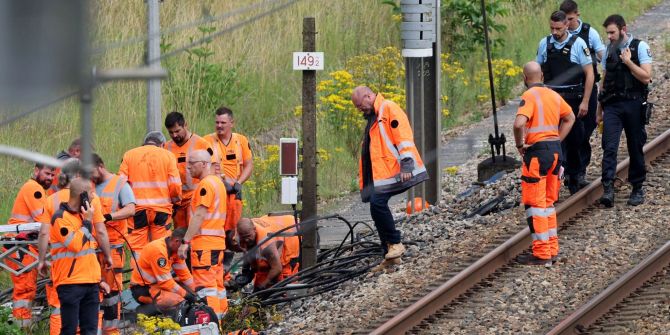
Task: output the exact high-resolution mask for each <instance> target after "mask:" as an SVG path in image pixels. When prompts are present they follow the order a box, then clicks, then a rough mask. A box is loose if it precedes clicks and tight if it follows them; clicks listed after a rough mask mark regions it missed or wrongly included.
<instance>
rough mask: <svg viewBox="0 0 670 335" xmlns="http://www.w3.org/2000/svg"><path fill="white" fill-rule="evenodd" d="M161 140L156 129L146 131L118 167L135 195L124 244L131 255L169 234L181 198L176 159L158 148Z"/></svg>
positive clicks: (161, 137)
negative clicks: (173, 213) (126, 239)
mask: <svg viewBox="0 0 670 335" xmlns="http://www.w3.org/2000/svg"><path fill="white" fill-rule="evenodd" d="M164 142H165V136H163V134H162V133H161V132H160V131H152V132H149V133H147V135H146V136H145V137H144V145H142V146H140V147H137V148H134V149H131V150H128V151H127V152H126V153H125V154H124V155H123V161H122V162H121V166H120V167H119V175H120V176H122V177H124V178H126V179H127V180H128V183H129V184H130V187H131V188H132V189H133V193H134V194H135V215H134V216H133V218H132V219H131V220H128V243H129V244H130V250H131V252H132V253H133V257H135V258H139V256H140V252H141V251H142V248H144V246H145V245H146V244H147V243H149V242H151V241H153V240H158V239H161V238H163V237H165V236H168V235H169V234H170V232H169V230H170V226H169V224H170V217H171V215H172V207H173V204H174V206H177V204H179V201H180V200H181V180H180V179H179V170H177V161H176V160H175V158H174V156H173V155H172V153H170V152H169V151H167V150H165V149H163V148H161V145H162V144H163V143H164ZM131 264H132V263H131ZM132 266H134V264H133V265H132Z"/></svg>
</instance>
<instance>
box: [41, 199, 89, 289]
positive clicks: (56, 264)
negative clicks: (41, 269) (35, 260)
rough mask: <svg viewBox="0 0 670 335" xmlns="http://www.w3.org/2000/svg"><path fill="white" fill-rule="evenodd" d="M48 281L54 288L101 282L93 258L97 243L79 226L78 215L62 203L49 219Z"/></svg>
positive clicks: (79, 217) (85, 229)
mask: <svg viewBox="0 0 670 335" xmlns="http://www.w3.org/2000/svg"><path fill="white" fill-rule="evenodd" d="M51 224H52V227H51V229H50V230H49V242H50V243H51V262H52V265H51V279H52V280H53V283H54V287H58V286H59V285H64V284H92V283H99V282H100V279H101V278H100V264H99V263H98V258H97V256H96V255H95V249H96V248H97V246H98V244H97V243H96V241H95V239H94V238H93V235H92V234H91V232H90V231H89V230H88V229H87V228H86V227H84V225H83V224H82V218H81V215H80V214H79V213H74V212H70V210H69V208H68V207H67V204H66V203H62V204H61V205H60V206H59V208H58V210H57V211H56V213H55V214H54V215H53V217H52V219H51Z"/></svg>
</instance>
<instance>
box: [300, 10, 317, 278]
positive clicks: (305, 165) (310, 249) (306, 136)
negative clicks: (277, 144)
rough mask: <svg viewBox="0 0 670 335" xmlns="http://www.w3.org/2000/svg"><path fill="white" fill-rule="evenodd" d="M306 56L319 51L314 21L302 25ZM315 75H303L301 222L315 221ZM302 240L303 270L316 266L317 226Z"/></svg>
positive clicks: (307, 71)
mask: <svg viewBox="0 0 670 335" xmlns="http://www.w3.org/2000/svg"><path fill="white" fill-rule="evenodd" d="M302 43H303V50H302V51H303V52H314V51H316V27H315V23H314V18H313V17H306V18H303V21H302ZM316 187H317V185H316V71H315V70H305V71H302V211H301V214H300V220H301V221H302V222H304V221H305V220H308V219H311V218H314V217H316V214H317V212H316ZM308 227H309V228H308V229H307V230H306V231H304V233H303V237H302V264H301V265H302V267H303V268H306V267H310V266H312V265H315V264H316V251H317V249H318V247H319V246H318V243H317V239H316V223H315V224H313V225H309V226H308Z"/></svg>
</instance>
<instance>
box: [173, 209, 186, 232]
mask: <svg viewBox="0 0 670 335" xmlns="http://www.w3.org/2000/svg"><path fill="white" fill-rule="evenodd" d="M190 212H191V204H188V205H185V206H179V207H177V209H175V211H174V212H173V214H174V216H173V217H172V221H173V223H174V228H175V229H177V228H188V222H189V218H190V215H191V214H190Z"/></svg>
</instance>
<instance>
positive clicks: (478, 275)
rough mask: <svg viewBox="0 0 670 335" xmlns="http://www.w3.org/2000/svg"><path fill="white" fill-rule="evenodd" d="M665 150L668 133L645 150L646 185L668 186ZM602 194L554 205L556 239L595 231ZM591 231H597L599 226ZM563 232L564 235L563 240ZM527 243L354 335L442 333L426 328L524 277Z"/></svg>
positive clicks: (502, 248) (507, 247) (508, 245)
mask: <svg viewBox="0 0 670 335" xmlns="http://www.w3.org/2000/svg"><path fill="white" fill-rule="evenodd" d="M665 129H667V127H666V128H665ZM669 149H670V130H668V131H665V132H664V133H662V134H661V135H660V136H658V137H656V138H655V139H654V140H653V141H651V142H649V143H648V144H647V145H646V146H645V158H646V160H647V162H648V164H650V163H651V162H652V161H657V162H654V163H653V164H652V166H654V164H655V166H654V167H653V168H652V170H651V171H650V173H649V184H652V185H656V184H658V183H660V185H661V186H662V185H663V184H664V183H665V185H667V180H668V179H667V178H668V173H667V171H669V170H670V158H669V157H668V155H667V154H666V153H667V152H668V150H669ZM627 172H628V159H626V160H625V161H623V162H621V163H620V164H619V165H618V167H617V176H618V177H619V178H622V179H625V176H626V175H627ZM666 192H667V191H666ZM601 195H602V185H601V183H600V180H599V179H598V180H596V181H594V182H593V183H591V184H590V185H589V186H587V187H586V188H585V189H583V190H582V191H580V192H578V193H577V194H575V195H574V196H572V197H570V198H568V199H566V200H565V201H564V202H562V203H560V204H558V206H557V214H558V221H559V225H560V226H561V229H562V231H561V233H560V234H559V235H560V236H562V237H563V238H565V237H568V238H570V237H569V236H570V235H571V234H572V233H569V232H570V231H574V234H576V236H579V234H584V233H589V229H594V228H589V227H588V226H586V225H588V224H589V223H593V222H590V221H593V220H590V217H591V216H592V215H593V213H594V212H597V211H601V210H603V209H601V208H598V207H596V206H592V204H593V203H594V202H596V200H597V199H598V198H599V197H600V196H601ZM648 199H649V198H648ZM617 200H618V205H621V204H622V202H625V196H624V195H623V194H621V192H619V194H618V198H617ZM665 205H667V204H665ZM666 207H667V206H666ZM666 215H667V214H666ZM595 229H602V227H599V228H595ZM566 233H567V234H568V235H567V236H565V234H566ZM666 240H667V235H665V236H658V241H656V242H650V243H651V244H656V245H658V244H659V243H661V242H665V241H666ZM494 242H496V241H494ZM530 242H531V238H530V232H529V230H528V228H525V229H523V230H522V231H520V232H518V233H517V234H515V235H514V236H512V237H511V238H509V239H507V240H506V241H504V242H503V243H501V244H499V245H498V246H497V247H495V248H494V249H493V250H491V251H490V252H488V253H486V255H484V256H483V257H481V258H478V259H476V260H474V262H471V263H470V264H469V265H468V266H467V267H464V268H463V264H467V263H468V260H465V261H464V263H463V264H460V266H457V267H456V268H455V270H454V271H451V272H449V273H446V274H445V275H444V278H442V279H441V280H438V281H436V283H435V284H433V285H432V286H429V289H430V292H429V293H428V294H425V295H422V296H417V297H414V298H413V299H410V303H411V305H410V306H408V307H407V308H405V309H403V310H402V311H392V312H390V313H388V314H386V315H385V316H383V317H382V319H384V318H385V317H388V316H389V315H391V314H393V316H392V317H391V318H389V319H388V320H386V321H384V322H383V323H377V324H373V325H371V327H370V328H367V329H363V330H360V331H357V332H355V333H357V334H358V333H372V334H401V333H405V332H408V331H411V332H413V333H414V332H416V333H422V332H428V333H430V332H435V331H445V329H444V328H442V329H441V328H439V327H438V328H433V327H432V326H431V324H433V323H436V322H438V321H439V320H441V319H443V318H445V317H448V316H449V315H450V314H451V315H454V317H453V318H452V319H455V320H458V319H462V318H463V317H468V314H467V312H463V311H460V312H459V311H458V306H465V305H467V302H468V300H473V301H474V302H473V304H474V305H472V304H471V305H467V308H470V311H472V310H473V309H474V310H476V309H477V304H478V303H479V304H486V303H489V301H487V300H486V299H487V298H486V296H485V294H479V295H478V292H480V291H486V290H487V288H489V287H492V286H494V284H495V283H496V282H497V281H499V280H513V278H516V277H519V276H523V273H524V272H525V271H526V270H525V269H527V267H521V266H519V265H518V264H516V265H515V263H514V259H515V258H516V257H517V255H519V254H521V253H523V252H526V251H527V250H528V246H529V245H530ZM493 244H495V243H493ZM655 248H656V246H653V248H652V249H651V250H655ZM651 250H650V251H651ZM473 258H477V257H473ZM559 266H560V262H559ZM438 283H439V284H438ZM592 293H593V294H595V293H597V292H592ZM477 299H479V301H477ZM573 300H575V301H578V300H579V299H577V298H574V297H573ZM573 303H574V301H573ZM467 308H466V309H467ZM455 320H453V321H455ZM558 321H560V320H557V322H556V324H557V323H558ZM456 322H457V321H456ZM545 327H546V325H545ZM438 329H439V330H438ZM452 330H453V329H452ZM548 330H551V328H549V329H543V332H546V331H548Z"/></svg>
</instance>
